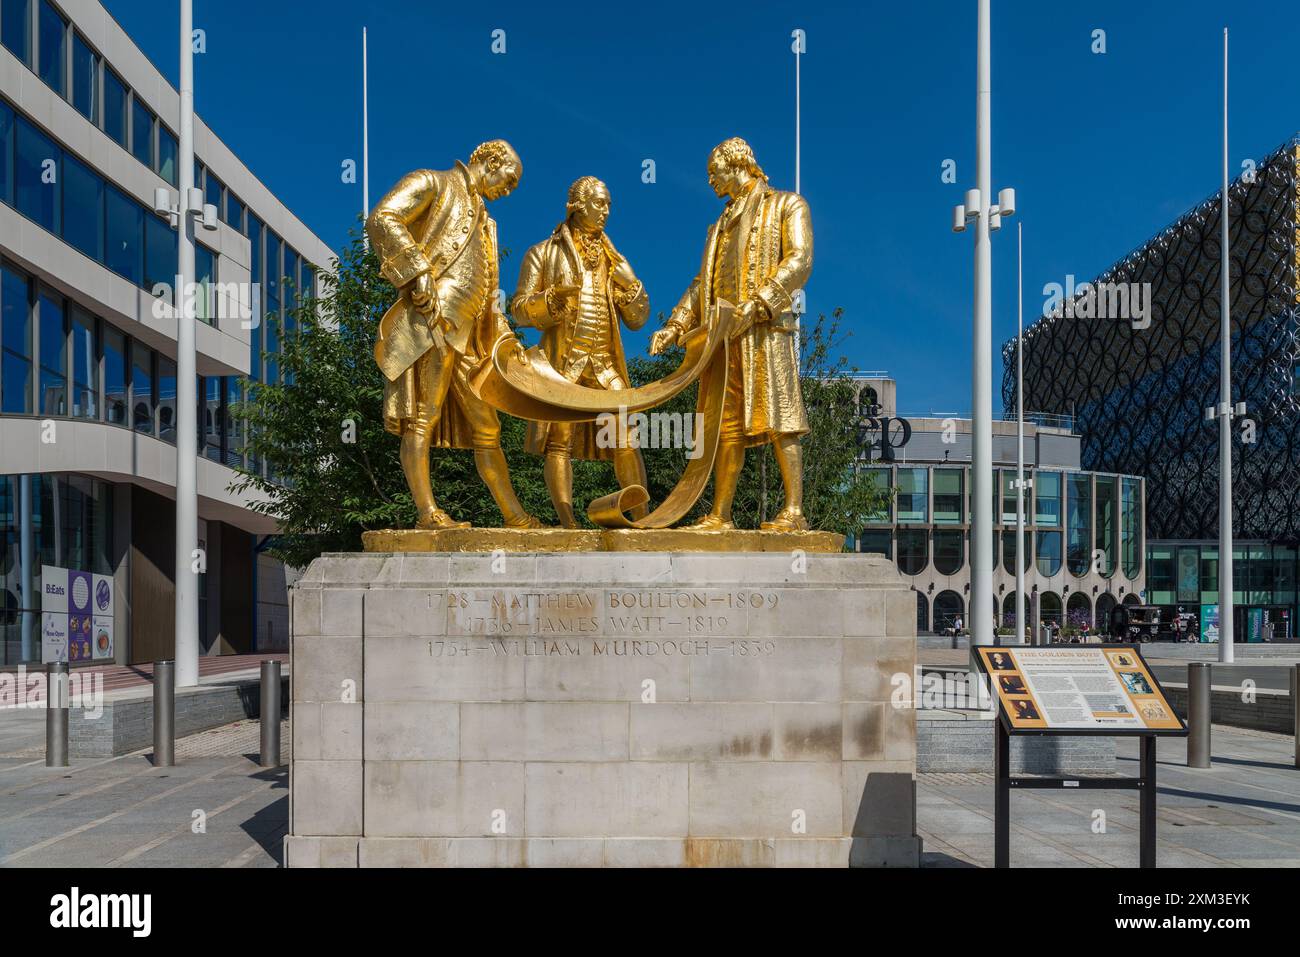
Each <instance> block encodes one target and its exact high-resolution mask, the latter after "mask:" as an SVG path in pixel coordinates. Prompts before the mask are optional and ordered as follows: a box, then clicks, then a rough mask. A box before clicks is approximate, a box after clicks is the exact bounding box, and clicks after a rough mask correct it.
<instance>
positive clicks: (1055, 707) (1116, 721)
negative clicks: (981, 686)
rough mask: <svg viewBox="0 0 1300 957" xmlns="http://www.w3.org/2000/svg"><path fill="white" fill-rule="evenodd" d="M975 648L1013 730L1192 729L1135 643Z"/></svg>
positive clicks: (1145, 731)
mask: <svg viewBox="0 0 1300 957" xmlns="http://www.w3.org/2000/svg"><path fill="white" fill-rule="evenodd" d="M974 650H975V652H976V656H975V658H976V662H977V664H978V665H979V668H980V670H981V671H982V672H983V673H984V674H985V675H987V676H988V679H989V682H990V684H991V686H992V689H993V691H994V693H996V694H997V697H998V701H999V703H1000V704H1001V708H1002V715H1003V719H1004V720H1005V721H1006V723H1007V727H1008V728H1009V729H1010V730H1011V731H1013V732H1015V731H1026V732H1040V733H1041V732H1067V733H1079V734H1087V733H1092V734H1150V733H1152V732H1165V733H1172V734H1182V733H1185V731H1186V728H1185V727H1184V725H1183V722H1182V720H1181V719H1180V718H1179V717H1178V714H1177V713H1176V712H1175V711H1174V709H1173V707H1172V706H1171V705H1170V704H1169V700H1168V699H1167V698H1166V697H1165V693H1164V689H1162V688H1161V687H1160V683H1159V682H1158V681H1157V680H1156V678H1155V676H1154V675H1153V674H1152V673H1151V670H1150V669H1149V668H1148V667H1147V663H1146V662H1145V661H1144V660H1143V658H1142V654H1141V652H1139V651H1138V650H1137V649H1136V648H1135V647H1134V646H1133V645H1124V644H1114V645H1055V646H1050V647H1042V648H1040V647H1023V646H1011V647H1008V646H1005V645H1003V646H987V645H985V646H980V647H977V648H975V649H974Z"/></svg>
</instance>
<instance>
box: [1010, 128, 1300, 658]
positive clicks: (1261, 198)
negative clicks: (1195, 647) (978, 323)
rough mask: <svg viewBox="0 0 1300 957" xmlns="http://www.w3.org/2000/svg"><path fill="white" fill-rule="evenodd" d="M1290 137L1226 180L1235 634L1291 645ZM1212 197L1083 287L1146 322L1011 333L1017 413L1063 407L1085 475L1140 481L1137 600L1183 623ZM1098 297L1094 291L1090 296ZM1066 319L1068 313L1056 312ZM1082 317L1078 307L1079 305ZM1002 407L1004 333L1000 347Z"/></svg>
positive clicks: (1192, 540)
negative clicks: (1143, 501)
mask: <svg viewBox="0 0 1300 957" xmlns="http://www.w3.org/2000/svg"><path fill="white" fill-rule="evenodd" d="M1298 163H1300V138H1293V139H1291V140H1289V141H1287V142H1286V143H1284V144H1283V145H1282V146H1281V147H1279V148H1278V149H1276V150H1275V151H1273V152H1272V153H1271V154H1270V155H1269V156H1268V157H1267V158H1265V159H1264V160H1263V161H1262V162H1261V163H1259V165H1258V167H1257V168H1256V169H1254V170H1253V171H1250V172H1248V173H1244V174H1243V176H1242V177H1241V178H1239V179H1238V180H1237V181H1236V182H1235V183H1233V184H1232V185H1231V187H1230V189H1229V203H1230V208H1229V226H1230V230H1231V275H1232V280H1231V283H1232V284H1231V288H1230V294H1231V297H1230V298H1231V306H1232V344H1231V345H1232V382H1233V388H1232V397H1233V402H1234V403H1237V402H1244V403H1245V407H1246V411H1245V415H1244V416H1240V417H1238V418H1236V419H1235V420H1234V421H1233V424H1232V433H1233V436H1234V441H1233V448H1232V457H1233V530H1234V539H1235V541H1234V554H1233V556H1232V561H1233V569H1234V587H1235V589H1236V591H1235V592H1234V602H1235V635H1236V637H1237V640H1238V641H1262V640H1275V641H1276V640H1287V639H1291V640H1294V638H1295V628H1294V621H1295V614H1296V594H1295V580H1296V575H1297V552H1296V550H1297V546H1300V374H1298V373H1297V370H1300V298H1298V294H1297V281H1296V278H1297V277H1296V270H1297V257H1298V255H1300V245H1298V243H1297V237H1298V236H1300V216H1298V215H1297V200H1298V196H1297V189H1298V188H1300V176H1298V175H1297V164H1298ZM1220 206H1221V202H1220V197H1219V195H1218V193H1217V192H1216V193H1215V194H1213V195H1211V196H1210V198H1208V199H1206V200H1205V201H1204V202H1203V203H1201V204H1200V205H1199V206H1197V207H1196V208H1194V209H1192V210H1190V211H1188V212H1187V213H1186V214H1184V215H1183V216H1182V217H1180V218H1179V219H1178V220H1177V221H1175V222H1174V223H1173V224H1172V225H1170V226H1169V227H1168V228H1167V229H1165V230H1164V231H1162V232H1161V233H1160V234H1159V235H1158V236H1155V237H1154V238H1152V239H1151V240H1149V241H1148V242H1146V243H1144V244H1143V245H1142V246H1140V247H1139V248H1137V249H1136V250H1134V251H1133V252H1131V253H1130V254H1129V255H1127V256H1125V257H1124V258H1123V259H1121V260H1120V261H1118V262H1117V263H1116V264H1115V265H1114V266H1112V267H1111V268H1110V269H1108V270H1107V271H1106V272H1105V273H1103V274H1102V275H1101V276H1100V277H1098V278H1097V279H1096V280H1095V281H1094V283H1093V284H1092V285H1093V286H1094V287H1097V288H1099V289H1100V290H1102V291H1104V292H1105V294H1106V296H1107V298H1108V299H1109V300H1110V302H1111V304H1112V305H1113V304H1114V303H1115V301H1116V298H1117V296H1118V294H1120V293H1124V292H1125V291H1127V292H1128V293H1129V294H1132V293H1134V292H1136V293H1138V294H1140V295H1142V296H1143V297H1144V298H1147V301H1148V303H1149V312H1148V314H1147V315H1146V316H1139V315H1135V314H1134V313H1133V312H1132V311H1131V310H1130V312H1129V313H1128V314H1127V315H1124V314H1122V313H1123V311H1122V310H1121V311H1120V312H1121V315H1118V316H1116V313H1115V310H1113V309H1108V310H1107V311H1106V313H1105V316H1106V317H1103V318H1097V317H1096V313H1098V312H1099V310H1097V309H1091V308H1090V309H1086V310H1083V309H1078V308H1075V307H1077V306H1078V305H1079V304H1080V303H1081V302H1082V301H1083V300H1082V297H1080V296H1078V295H1076V297H1074V299H1072V300H1070V301H1068V302H1063V303H1062V306H1061V307H1060V308H1058V309H1054V310H1052V312H1051V313H1050V314H1048V315H1045V316H1044V317H1043V318H1041V319H1039V320H1038V321H1037V322H1035V323H1033V324H1032V325H1031V326H1030V327H1029V328H1028V329H1027V330H1026V332H1025V354H1024V380H1025V397H1024V402H1025V405H1026V406H1027V407H1032V408H1035V409H1043V410H1046V411H1048V412H1055V413H1062V414H1068V415H1071V416H1073V417H1074V418H1075V419H1076V421H1077V423H1078V429H1079V432H1080V435H1081V437H1082V462H1081V464H1082V465H1083V466H1084V467H1085V468H1088V469H1094V470H1097V471H1101V472H1122V473H1129V474H1134V475H1142V476H1145V477H1146V479H1147V488H1148V490H1149V494H1150V507H1149V509H1148V510H1147V515H1148V531H1149V535H1150V542H1149V554H1148V562H1149V566H1150V586H1151V602H1152V603H1154V604H1159V605H1161V606H1164V607H1165V608H1166V609H1167V612H1168V613H1170V614H1175V613H1178V612H1182V613H1185V614H1188V615H1193V616H1196V617H1197V618H1198V619H1204V617H1205V616H1206V615H1208V614H1210V613H1211V609H1212V608H1213V606H1215V605H1216V604H1217V602H1218V600H1219V595H1218V579H1217V576H1218V567H1219V565H1218V563H1219V561H1220V560H1221V559H1220V556H1219V554H1218V544H1217V539H1218V522H1219V497H1218V496H1219V492H1218V490H1219V475H1218V468H1219V426H1218V423H1217V422H1211V421H1208V420H1207V417H1206V410H1207V409H1210V408H1213V407H1216V406H1217V405H1218V401H1219V380H1220V361H1219V360H1220V356H1219V352H1220V335H1219V332H1220V301H1221V297H1220V288H1219V285H1220V263H1221V256H1220V252H1219V234H1220ZM1099 298H1100V297H1098V300H1099ZM1071 313H1073V314H1071ZM1085 313H1086V314H1087V317H1085V315H1084V314H1085ZM1003 367H1004V377H1003V387H1002V396H1003V403H1004V405H1005V406H1006V407H1008V408H1013V407H1015V404H1016V382H1015V367H1016V343H1015V340H1011V341H1009V342H1007V343H1006V344H1005V345H1004V346H1003Z"/></svg>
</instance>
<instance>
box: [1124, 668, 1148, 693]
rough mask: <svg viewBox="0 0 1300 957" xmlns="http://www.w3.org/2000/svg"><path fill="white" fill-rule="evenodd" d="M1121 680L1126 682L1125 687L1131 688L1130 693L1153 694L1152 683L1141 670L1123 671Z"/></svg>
mask: <svg viewBox="0 0 1300 957" xmlns="http://www.w3.org/2000/svg"><path fill="white" fill-rule="evenodd" d="M1119 677H1120V680H1121V681H1123V682H1124V687H1125V688H1127V689H1128V690H1129V693H1130V694H1153V693H1154V692H1152V690H1151V683H1150V682H1149V681H1147V679H1146V676H1145V675H1143V674H1142V673H1141V672H1140V671H1121V672H1120V673H1119Z"/></svg>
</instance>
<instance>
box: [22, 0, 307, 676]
mask: <svg viewBox="0 0 1300 957" xmlns="http://www.w3.org/2000/svg"><path fill="white" fill-rule="evenodd" d="M74 17H75V18H74ZM0 79H3V82H2V83H0V587H2V588H3V592H2V593H0V666H4V665H15V664H19V663H34V662H39V661H40V660H41V650H40V640H39V635H38V634H37V630H38V629H39V627H40V616H41V614H42V611H43V608H42V598H41V596H42V593H43V588H42V584H43V583H42V575H43V574H45V570H46V569H49V568H53V569H56V570H63V571H65V572H67V573H76V572H86V573H91V574H95V575H101V576H106V577H109V578H111V579H112V581H113V583H114V584H115V586H116V594H117V595H118V596H119V597H120V600H119V601H118V602H117V603H116V606H115V611H114V618H115V628H114V629H113V630H114V631H115V633H116V636H117V640H116V643H115V647H114V648H113V649H112V651H111V654H110V656H109V659H110V660H112V661H116V662H118V663H124V664H125V663H132V662H137V661H151V660H154V659H156V658H158V657H170V653H169V652H170V644H171V640H172V637H171V634H172V628H173V621H172V615H173V612H172V608H173V601H174V590H173V588H172V585H171V582H172V577H173V568H172V566H173V564H174V561H175V558H174V545H173V542H174V537H175V536H174V525H173V522H174V514H175V507H174V503H173V501H172V499H173V498H174V482H175V456H176V452H175V447H176V421H177V420H176V396H177V381H176V376H177V371H176V318H175V316H176V313H175V311H174V308H173V307H174V296H173V293H172V286H173V284H174V283H175V275H176V271H177V234H176V230H175V229H174V228H173V227H172V226H171V225H170V224H169V222H168V220H167V219H166V218H163V217H160V216H158V215H156V214H155V213H154V211H153V193H154V190H155V189H156V188H158V187H167V188H170V189H174V188H175V187H176V186H177V185H178V183H179V178H180V176H179V172H180V171H179V169H178V168H177V163H178V159H179V143H178V137H177V134H176V132H175V130H176V128H177V126H176V124H177V120H178V118H179V103H180V98H179V94H178V93H177V92H176V90H175V89H174V88H172V87H171V86H170V85H169V83H168V82H167V80H166V79H165V78H164V77H163V76H162V74H160V73H159V72H158V71H157V70H155V69H154V68H153V67H152V66H151V65H150V64H149V62H148V60H147V59H146V58H145V57H144V56H143V55H142V54H141V53H140V51H139V49H138V48H136V47H135V45H134V43H133V42H132V41H131V39H130V37H129V36H127V35H126V34H125V32H124V31H123V30H122V28H121V27H120V25H119V24H117V22H116V21H115V20H113V18H112V17H111V16H110V15H109V14H108V13H107V11H105V10H104V9H103V7H102V6H100V5H99V4H97V3H78V4H76V5H75V6H74V5H71V4H69V5H68V6H66V7H65V6H63V5H61V4H60V3H57V2H53V0H0ZM267 108H268V109H271V107H269V106H268V107H267ZM285 135H286V136H287V135H289V134H288V132H287V131H286V134H285ZM194 144H195V157H196V159H195V164H194V170H193V172H194V184H195V186H196V187H197V188H198V189H199V190H200V191H201V192H202V193H203V195H204V198H205V201H206V202H207V203H210V204H212V205H213V206H215V207H216V210H217V228H216V229H214V230H206V229H203V230H199V231H198V234H197V237H196V238H197V242H196V246H195V273H196V276H195V278H196V280H197V282H198V284H199V285H200V287H201V289H202V291H203V295H201V296H199V298H198V306H197V313H198V315H197V318H198V320H199V323H198V326H197V328H196V330H195V340H196V352H197V372H198V376H197V381H196V388H197V390H198V392H197V394H198V409H197V410H196V411H197V414H198V423H199V424H198V428H199V437H198V438H199V456H200V461H199V463H198V465H199V468H198V486H199V488H198V492H199V519H200V521H199V529H198V531H199V539H200V545H201V547H202V548H204V550H205V554H206V558H207V568H208V571H207V573H206V574H205V575H204V576H203V582H202V586H201V595H200V611H199V614H200V633H201V647H202V649H203V653H204V654H219V653H227V652H240V651H252V650H254V649H262V650H266V649H268V648H270V649H273V648H276V647H283V645H284V642H285V640H286V639H287V634H288V629H287V597H286V593H285V589H286V587H287V584H288V583H289V582H290V581H291V580H292V575H293V572H292V570H286V569H284V568H282V567H280V566H279V565H278V564H277V563H275V562H273V561H272V560H271V559H269V558H268V557H267V556H265V555H264V554H263V553H262V548H263V547H264V546H265V542H266V537H267V535H268V534H270V533H272V532H273V531H274V525H273V523H271V522H269V521H268V520H267V519H266V518H265V516H262V515H260V514H259V513H257V512H256V511H255V510H254V509H252V508H251V507H250V506H251V505H252V504H254V503H253V501H252V500H251V499H250V498H248V497H247V494H246V493H237V492H233V491H231V486H232V484H233V483H234V481H235V479H236V477H237V473H236V472H235V471H234V470H233V467H235V466H242V465H248V466H250V467H255V466H256V465H257V463H255V462H250V461H249V460H248V458H247V453H246V450H245V447H244V445H245V443H244V436H243V435H242V433H241V427H240V425H239V423H238V422H237V421H236V420H235V418H234V416H233V415H232V414H231V412H232V407H233V406H234V405H235V404H236V403H237V402H239V401H241V399H242V398H243V397H244V396H245V394H246V393H245V390H246V389H247V388H255V387H256V383H258V382H272V381H276V380H277V379H278V376H279V363H278V361H277V354H278V351H279V345H280V342H281V341H282V340H283V337H284V336H285V335H291V334H292V317H291V316H290V315H288V313H289V312H291V311H292V310H293V309H294V308H295V307H296V306H297V305H298V303H299V302H300V301H301V299H302V297H303V296H305V295H309V294H310V293H311V292H312V291H314V289H315V287H316V284H317V278H318V268H319V266H320V264H323V263H327V262H329V260H330V258H331V257H332V255H333V254H332V252H331V251H330V250H329V248H328V247H327V246H326V245H325V244H324V243H323V242H322V241H321V240H320V239H319V238H318V237H316V236H315V235H314V234H313V233H312V232H311V231H310V230H309V229H308V228H307V227H306V226H305V225H304V224H303V223H302V222H301V221H299V220H298V219H297V218H296V217H294V216H293V214H292V213H291V212H290V211H289V210H288V209H287V208H286V207H285V206H284V204H283V203H282V202H280V200H279V199H278V198H276V197H275V195H274V194H272V193H271V192H270V191H269V190H268V189H267V188H266V186H265V185H264V184H262V183H261V182H260V181H259V180H258V179H257V178H256V176H255V175H254V174H253V173H252V172H251V171H250V170H249V169H248V167H247V166H245V165H244V164H243V163H242V162H240V160H239V159H238V158H237V157H235V155H234V154H233V153H232V152H231V151H230V149H229V148H228V147H227V146H226V145H225V144H224V143H223V142H222V141H221V140H220V139H219V137H217V136H216V134H215V133H213V131H212V130H211V129H210V128H208V127H207V126H206V124H204V123H203V121H202V120H201V118H198V117H196V118H195V122H194ZM250 316H256V317H257V321H249V320H250ZM246 383H247V385H246ZM96 657H98V656H96Z"/></svg>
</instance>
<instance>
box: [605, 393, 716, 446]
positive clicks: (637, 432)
mask: <svg viewBox="0 0 1300 957" xmlns="http://www.w3.org/2000/svg"><path fill="white" fill-rule="evenodd" d="M703 436H704V414H703V413H702V412H650V413H648V414H647V413H645V412H633V413H631V414H629V413H628V411H627V408H626V406H619V408H618V412H617V413H613V412H602V413H600V415H598V416H596V445H597V447H599V448H602V449H685V450H686V457H687V458H688V459H698V458H699V457H700V456H701V455H703V454H704V444H703V442H702V441H701V439H702V438H703Z"/></svg>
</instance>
